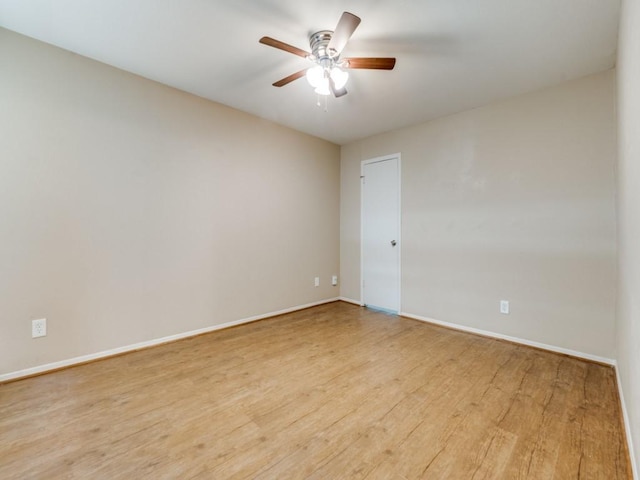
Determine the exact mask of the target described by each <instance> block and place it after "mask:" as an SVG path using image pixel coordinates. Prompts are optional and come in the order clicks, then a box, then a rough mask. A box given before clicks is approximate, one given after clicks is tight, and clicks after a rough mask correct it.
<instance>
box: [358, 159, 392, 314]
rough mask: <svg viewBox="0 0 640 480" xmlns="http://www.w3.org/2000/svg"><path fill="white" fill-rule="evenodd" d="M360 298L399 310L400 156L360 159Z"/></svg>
mask: <svg viewBox="0 0 640 480" xmlns="http://www.w3.org/2000/svg"><path fill="white" fill-rule="evenodd" d="M361 217H362V301H363V303H364V304H365V305H366V306H369V307H374V308H380V309H384V310H389V311H392V312H396V313H397V312H398V311H399V310H400V158H399V156H397V155H395V156H392V157H382V158H378V159H373V160H366V161H364V162H362V215H361Z"/></svg>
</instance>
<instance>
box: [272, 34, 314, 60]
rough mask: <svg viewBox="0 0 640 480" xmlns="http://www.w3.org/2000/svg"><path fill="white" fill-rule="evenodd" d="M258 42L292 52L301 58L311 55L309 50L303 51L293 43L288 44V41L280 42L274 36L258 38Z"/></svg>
mask: <svg viewBox="0 0 640 480" xmlns="http://www.w3.org/2000/svg"><path fill="white" fill-rule="evenodd" d="M260 43H262V44H264V45H268V46H270V47H273V48H278V49H280V50H284V51H285V52H289V53H293V54H294V55H298V56H300V57H302V58H307V57H308V56H309V55H311V54H310V53H309V52H305V51H304V50H302V49H300V48H298V47H294V46H293V45H289V44H288V43H284V42H281V41H280V40H276V39H275V38H271V37H262V38H261V39H260Z"/></svg>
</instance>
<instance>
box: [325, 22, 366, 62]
mask: <svg viewBox="0 0 640 480" xmlns="http://www.w3.org/2000/svg"><path fill="white" fill-rule="evenodd" d="M358 25H360V17H356V16H355V15H354V14H353V13H349V12H344V13H343V14H342V16H341V17H340V20H339V21H338V25H336V29H335V30H334V32H333V35H331V40H330V41H329V45H328V46H327V48H328V49H329V50H332V51H334V52H335V53H336V54H338V53H340V52H341V51H342V49H343V48H344V47H345V45H346V44H347V42H348V41H349V39H350V38H351V35H353V32H355V31H356V28H358Z"/></svg>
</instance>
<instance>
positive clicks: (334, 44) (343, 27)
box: [260, 12, 396, 98]
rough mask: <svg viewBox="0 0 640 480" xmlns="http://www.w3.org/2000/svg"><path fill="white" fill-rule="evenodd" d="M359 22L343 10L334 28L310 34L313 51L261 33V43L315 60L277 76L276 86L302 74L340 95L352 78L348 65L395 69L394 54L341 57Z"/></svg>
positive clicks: (317, 89)
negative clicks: (374, 56)
mask: <svg viewBox="0 0 640 480" xmlns="http://www.w3.org/2000/svg"><path fill="white" fill-rule="evenodd" d="M359 24H360V18H359V17H357V16H355V15H354V14H352V13H349V12H344V13H343V14H342V16H341V17H340V21H339V22H338V25H337V26H336V29H335V30H334V31H331V30H320V31H318V32H315V33H313V34H311V36H310V37H309V46H310V47H311V53H308V52H305V51H304V50H302V49H300V48H297V47H294V46H292V45H288V44H286V43H284V42H281V41H279V40H275V39H273V38H271V37H262V38H261V39H260V43H262V44H264V45H268V46H270V47H274V48H277V49H280V50H283V51H285V52H289V53H293V54H294V55H298V56H300V57H303V58H306V59H307V60H309V61H311V62H313V63H314V64H315V65H313V66H312V67H309V68H307V69H305V70H301V71H299V72H296V73H293V74H291V75H289V76H288V77H285V78H283V79H281V80H278V81H277V82H275V83H274V84H273V86H274V87H283V86H284V85H287V84H289V83H291V82H293V81H294V80H297V79H298V78H300V77H302V76H306V78H307V81H308V82H309V84H310V85H311V86H312V87H313V88H314V91H315V93H317V94H318V95H324V96H328V95H330V94H331V93H333V95H334V96H335V97H336V98H337V97H341V96H343V95H346V94H347V90H346V88H345V85H346V84H347V81H348V80H349V73H348V72H346V71H345V69H350V68H351V69H352V68H358V69H374V70H393V68H394V66H395V63H396V59H395V58H363V57H355V58H348V59H342V60H341V59H340V54H341V53H342V50H343V49H344V47H345V46H346V44H347V42H348V41H349V39H350V38H351V36H352V35H353V32H354V31H355V29H356V28H357V27H358V25H359Z"/></svg>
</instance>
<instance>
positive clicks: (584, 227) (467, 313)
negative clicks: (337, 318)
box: [340, 71, 616, 358]
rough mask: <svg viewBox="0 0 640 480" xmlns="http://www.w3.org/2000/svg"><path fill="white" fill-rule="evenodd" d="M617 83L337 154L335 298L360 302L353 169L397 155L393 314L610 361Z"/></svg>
mask: <svg viewBox="0 0 640 480" xmlns="http://www.w3.org/2000/svg"><path fill="white" fill-rule="evenodd" d="M614 86H615V78H614V73H613V72H612V71H609V72H604V73H602V74H598V75H594V76H590V77H587V78H583V79H580V80H577V81H572V82H569V83H565V84H563V85H560V86H556V87H553V88H548V89H545V90H543V91H538V92H535V93H531V94H528V95H523V96H519V97H516V98H513V99H510V100H507V101H503V102H500V103H495V104H491V105H488V106H485V107H482V108H478V109H475V110H472V111H467V112H463V113H460V114H457V115H453V116H450V117H446V118H442V119H439V120H435V121H432V122H429V123H426V124H422V125H418V126H414V127H410V128H405V129H401V130H398V131H394V132H391V133H387V134H383V135H377V136H374V137H371V138H368V139H365V140H362V141H358V142H354V143H352V144H349V145H345V146H343V148H342V162H341V169H342V174H341V178H342V180H341V181H342V186H341V247H340V255H341V279H342V284H341V295H342V296H343V297H347V298H350V299H354V300H359V299H360V287H359V285H360V250H359V236H360V223H359V215H360V203H359V202H360V180H359V175H360V162H361V161H362V160H366V159H369V158H373V157H378V156H381V155H386V154H392V153H396V152H400V153H401V155H402V239H403V241H402V307H401V309H402V311H403V312H406V313H409V314H413V315H419V316H423V317H428V318H433V319H436V320H441V321H445V322H451V323H455V324H459V325H463V326H466V327H471V328H477V329H482V330H487V331H491V332H495V333H500V334H503V335H509V336H515V337H518V338H522V339H525V340H529V341H534V342H540V343H544V344H549V345H552V346H556V347H561V348H565V349H570V350H574V351H578V352H583V353H587V354H590V355H595V356H601V357H605V358H613V354H614V306H615V262H616V260H615V255H616V244H615V241H616V239H615V213H614V203H615V193H614V190H615V179H614V164H615V156H616V131H615V112H614V107H615V88H614ZM501 299H507V300H509V301H510V302H511V314H510V315H508V316H507V315H501V314H500V313H499V300H501Z"/></svg>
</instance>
